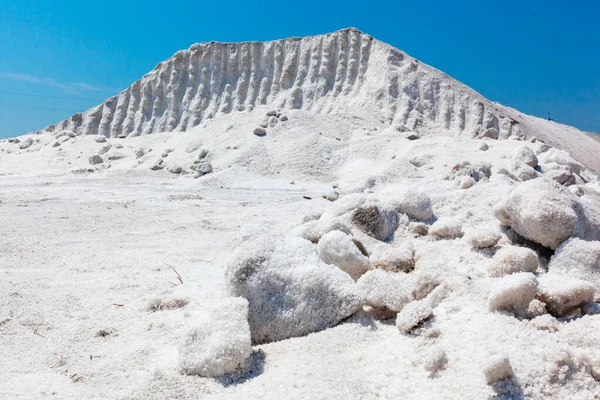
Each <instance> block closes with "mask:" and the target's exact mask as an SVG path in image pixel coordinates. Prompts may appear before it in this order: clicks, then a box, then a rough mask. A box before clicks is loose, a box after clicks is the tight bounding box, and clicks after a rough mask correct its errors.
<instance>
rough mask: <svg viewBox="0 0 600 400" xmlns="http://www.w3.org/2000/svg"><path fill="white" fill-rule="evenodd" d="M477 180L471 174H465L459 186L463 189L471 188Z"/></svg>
mask: <svg viewBox="0 0 600 400" xmlns="http://www.w3.org/2000/svg"><path fill="white" fill-rule="evenodd" d="M475 183H476V181H475V179H474V178H472V177H470V176H463V177H461V178H460V179H459V181H458V187H459V188H461V189H469V188H471V187H473V185H475Z"/></svg>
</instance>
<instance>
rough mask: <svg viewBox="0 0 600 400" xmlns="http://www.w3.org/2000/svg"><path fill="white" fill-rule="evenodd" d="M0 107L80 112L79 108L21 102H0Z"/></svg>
mask: <svg viewBox="0 0 600 400" xmlns="http://www.w3.org/2000/svg"><path fill="white" fill-rule="evenodd" d="M0 107H5V108H18V109H28V110H36V111H67V112H73V113H78V112H81V110H73V109H65V108H50V107H35V106H26V105H23V104H7V103H0Z"/></svg>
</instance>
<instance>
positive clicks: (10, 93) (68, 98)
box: [0, 92, 105, 101]
mask: <svg viewBox="0 0 600 400" xmlns="http://www.w3.org/2000/svg"><path fill="white" fill-rule="evenodd" d="M0 94H6V95H11V96H27V97H43V98H46V99H64V100H84V101H104V100H105V99H86V98H83V97H69V96H45V95H42V94H30V93H14V92H0Z"/></svg>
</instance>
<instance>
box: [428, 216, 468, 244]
mask: <svg viewBox="0 0 600 400" xmlns="http://www.w3.org/2000/svg"><path fill="white" fill-rule="evenodd" d="M429 234H430V235H433V236H437V237H439V238H446V239H454V238H457V237H459V236H462V223H461V222H460V220H458V219H457V218H454V217H443V218H440V219H438V220H437V221H435V222H434V223H433V225H431V227H430V228H429Z"/></svg>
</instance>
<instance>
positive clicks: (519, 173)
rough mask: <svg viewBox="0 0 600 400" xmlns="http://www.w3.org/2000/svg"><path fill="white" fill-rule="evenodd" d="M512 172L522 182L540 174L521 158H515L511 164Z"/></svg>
mask: <svg viewBox="0 0 600 400" xmlns="http://www.w3.org/2000/svg"><path fill="white" fill-rule="evenodd" d="M510 173H511V175H513V176H514V177H515V178H517V179H518V180H519V181H521V182H525V181H529V180H531V179H535V178H538V177H539V176H540V173H539V172H537V171H536V170H535V169H533V168H532V167H531V166H529V165H527V164H526V163H524V162H522V161H519V160H513V162H512V163H511V164H510Z"/></svg>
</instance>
